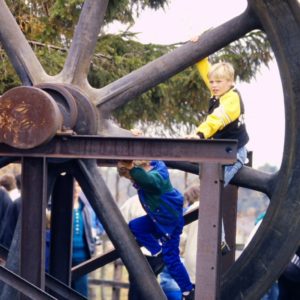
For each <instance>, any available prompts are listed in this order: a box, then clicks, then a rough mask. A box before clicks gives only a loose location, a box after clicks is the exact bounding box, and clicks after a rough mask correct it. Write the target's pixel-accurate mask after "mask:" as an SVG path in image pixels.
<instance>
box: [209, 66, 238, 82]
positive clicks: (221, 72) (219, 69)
mask: <svg viewBox="0 0 300 300" xmlns="http://www.w3.org/2000/svg"><path fill="white" fill-rule="evenodd" d="M207 75H208V78H209V79H211V78H212V77H213V78H216V79H226V80H228V81H232V82H234V68H233V66H232V64H230V63H228V62H219V63H216V64H213V65H212V66H211V68H210V71H209V72H208V74H207Z"/></svg>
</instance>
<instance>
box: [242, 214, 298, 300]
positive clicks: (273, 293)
mask: <svg viewBox="0 0 300 300" xmlns="http://www.w3.org/2000/svg"><path fill="white" fill-rule="evenodd" d="M265 215H266V212H263V213H261V214H260V215H259V216H258V217H257V218H256V220H255V224H254V225H255V226H254V227H253V229H252V230H251V232H250V234H249V237H248V239H247V240H246V242H245V246H244V248H246V247H247V246H248V245H249V243H250V242H251V240H252V238H253V237H254V235H255V233H256V231H257V229H258V228H259V226H260V225H261V222H262V221H263V218H264V217H265ZM299 295H300V294H299ZM278 296H279V289H278V282H277V280H276V281H275V282H274V283H273V284H272V286H271V287H270V288H269V289H268V291H267V292H266V293H265V294H264V295H263V297H262V298H261V299H260V300H278V299H280V297H278ZM293 299H295V300H296V299H300V298H289V297H287V298H281V300H293Z"/></svg>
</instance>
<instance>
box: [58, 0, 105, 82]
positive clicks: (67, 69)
mask: <svg viewBox="0 0 300 300" xmlns="http://www.w3.org/2000/svg"><path fill="white" fill-rule="evenodd" d="M107 4H108V0H96V1H95V0H87V1H85V2H84V5H83V8H82V12H81V14H80V18H79V22H78V24H77V26H76V30H75V33H74V38H73V41H72V45H71V48H70V51H69V54H68V57H67V60H66V63H65V66H64V69H63V71H62V74H61V75H62V77H63V81H64V82H68V83H76V84H78V85H79V86H81V87H82V86H84V85H85V84H86V83H87V73H88V70H89V66H90V61H91V58H92V55H93V53H94V49H95V46H96V42H97V39H98V35H99V32H100V27H101V25H102V23H103V19H104V15H105V12H106V8H107Z"/></svg>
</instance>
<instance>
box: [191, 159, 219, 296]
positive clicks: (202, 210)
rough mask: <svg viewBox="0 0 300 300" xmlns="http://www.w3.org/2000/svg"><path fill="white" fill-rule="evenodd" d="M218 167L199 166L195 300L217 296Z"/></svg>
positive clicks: (209, 164)
mask: <svg viewBox="0 0 300 300" xmlns="http://www.w3.org/2000/svg"><path fill="white" fill-rule="evenodd" d="M221 171H222V169H221V165H220V164H218V163H203V164H202V167H201V172H200V186H201V188H200V206H199V222H198V243H197V261H196V266H197V268H196V299H197V300H216V299H219V293H220V272H219V271H220V268H219V267H220V240H221V211H222V210H221V180H220V179H221V173H222V172H221Z"/></svg>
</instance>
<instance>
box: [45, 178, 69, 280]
mask: <svg viewBox="0 0 300 300" xmlns="http://www.w3.org/2000/svg"><path fill="white" fill-rule="evenodd" d="M73 181H74V180H73V176H71V175H69V174H66V175H64V176H61V175H59V176H58V177H57V179H56V182H55V185H54V190H53V193H52V202H51V250H50V257H51V258H50V274H51V275H52V276H53V277H55V278H56V279H58V280H60V281H61V282H63V283H65V284H66V285H70V283H71V274H70V270H71V262H72V251H71V249H72V215H73Z"/></svg>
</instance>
